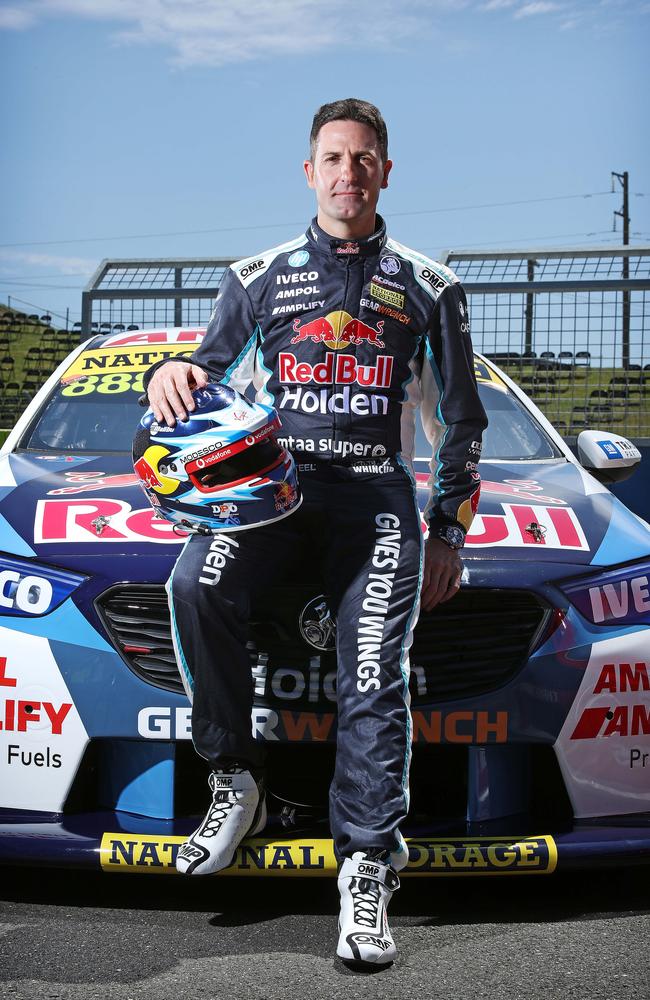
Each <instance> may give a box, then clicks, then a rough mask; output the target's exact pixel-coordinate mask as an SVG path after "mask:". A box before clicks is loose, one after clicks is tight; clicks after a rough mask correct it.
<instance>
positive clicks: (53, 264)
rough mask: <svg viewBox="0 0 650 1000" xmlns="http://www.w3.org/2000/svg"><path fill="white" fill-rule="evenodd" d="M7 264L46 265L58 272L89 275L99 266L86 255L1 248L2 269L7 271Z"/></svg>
mask: <svg viewBox="0 0 650 1000" xmlns="http://www.w3.org/2000/svg"><path fill="white" fill-rule="evenodd" d="M7 265H10V266H11V267H12V268H14V269H15V267H16V265H18V266H25V265H28V266H30V267H37V268H38V267H46V268H48V270H56V273H57V274H67V275H71V274H79V275H82V276H83V277H89V276H90V275H91V274H92V272H93V271H94V270H95V268H96V267H97V260H96V259H95V260H89V259H88V258H86V257H63V256H59V255H58V254H48V253H24V252H23V251H20V250H0V269H1V270H2V271H4V272H5V273H6V271H7Z"/></svg>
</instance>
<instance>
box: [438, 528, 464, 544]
mask: <svg viewBox="0 0 650 1000" xmlns="http://www.w3.org/2000/svg"><path fill="white" fill-rule="evenodd" d="M438 537H439V538H441V539H442V541H443V542H446V543H447V545H448V546H449V547H450V548H452V549H461V548H462V547H463V542H464V541H465V535H464V534H463V532H462V531H461V529H460V528H454V527H452V526H450V527H448V528H441V529H440V531H439V532H438Z"/></svg>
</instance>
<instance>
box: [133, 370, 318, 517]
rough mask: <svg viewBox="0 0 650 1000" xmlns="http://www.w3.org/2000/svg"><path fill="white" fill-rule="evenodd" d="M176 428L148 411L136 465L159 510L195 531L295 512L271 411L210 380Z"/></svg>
mask: <svg viewBox="0 0 650 1000" xmlns="http://www.w3.org/2000/svg"><path fill="white" fill-rule="evenodd" d="M192 395H193V397H194V401H195V404H196V406H195V409H194V410H193V411H192V412H191V413H190V414H189V415H188V417H187V419H186V420H178V421H177V422H176V424H175V425H174V426H173V427H169V426H167V425H166V424H161V423H159V422H158V421H157V420H156V418H155V416H154V414H153V412H152V411H151V410H147V412H146V414H145V415H144V417H143V418H142V420H141V421H140V425H139V427H138V429H137V431H136V434H135V438H134V442H133V467H134V469H135V472H136V474H137V476H138V477H139V479H140V483H141V485H142V487H143V489H144V492H145V494H146V496H147V498H148V500H149V502H150V503H151V504H152V506H153V507H154V509H155V510H156V512H157V514H159V516H160V517H163V518H166V519H167V520H168V521H172V522H173V523H174V524H178V525H179V526H180V527H183V528H187V529H190V530H192V529H193V530H199V531H208V532H214V531H235V530H242V529H244V528H254V527H258V526H260V525H262V524H268V523H270V522H271V521H275V520H278V519H279V518H280V517H285V516H286V515H287V514H290V513H292V512H293V511H294V510H296V508H297V507H298V506H299V505H300V503H301V500H302V497H301V494H300V488H299V485H298V478H297V473H296V467H295V463H294V461H293V457H292V456H291V454H290V453H289V452H288V451H287V450H286V449H285V448H282V447H281V446H280V445H279V444H278V443H277V440H276V438H275V434H276V432H277V430H278V429H279V427H280V421H279V418H278V415H277V413H276V411H275V410H274V409H273V408H272V407H270V406H265V405H263V404H261V403H251V402H250V401H249V400H248V399H246V397H245V396H243V395H242V394H241V393H239V392H237V390H236V389H233V388H231V387H230V386H227V385H220V384H218V383H214V382H210V383H208V385H206V386H205V388H203V389H197V390H195V391H194V392H193V393H192Z"/></svg>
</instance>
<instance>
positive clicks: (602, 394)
mask: <svg viewBox="0 0 650 1000" xmlns="http://www.w3.org/2000/svg"><path fill="white" fill-rule="evenodd" d="M608 398H609V396H608V394H607V389H592V390H591V392H590V393H589V399H608Z"/></svg>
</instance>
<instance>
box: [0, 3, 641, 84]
mask: <svg viewBox="0 0 650 1000" xmlns="http://www.w3.org/2000/svg"><path fill="white" fill-rule="evenodd" d="M572 7H573V9H571V8H572ZM580 7H581V12H580V15H579V16H580V17H581V20H582V21H584V19H585V18H586V19H587V22H588V21H589V15H590V14H592V15H593V17H594V18H596V19H598V18H599V15H600V14H601V13H602V10H603V9H604V8H606V9H612V8H616V9H618V10H619V11H621V13H623V12H625V13H627V14H628V15H629V16H633V15H636V14H637V13H638V12H639V11H640V10H644V9H645V8H647V0H641V7H639V5H638V0H582V3H581V5H580ZM467 9H474V10H477V11H484V12H486V13H489V14H491V15H492V16H495V17H499V16H502V15H505V16H509V17H513V18H514V19H516V20H526V19H528V18H530V17H534V16H536V15H543V14H550V15H556V22H557V24H558V27H559V28H564V29H566V28H568V27H573V26H574V23H575V17H576V10H575V4H574V2H572V4H571V5H569V4H567V3H566V0H563V2H556V0H403V2H402V3H401V4H399V5H398V4H396V3H395V0H354V2H350V0H22V2H21V3H20V4H18V3H17V0H0V29H2V28H12V29H15V30H18V29H26V28H29V27H30V26H31V25H33V24H35V23H37V22H39V21H40V22H43V21H46V20H47V19H52V18H76V19H79V20H88V21H95V22H101V23H103V24H105V25H106V27H107V30H108V33H109V38H110V39H111V40H112V41H114V42H115V43H117V44H123V45H155V46H158V47H161V48H163V49H167V50H168V51H169V52H170V53H171V62H172V63H173V64H174V65H176V66H180V67H188V66H223V65H226V64H229V63H235V62H244V61H250V60H255V59H262V58H274V57H278V56H285V57H287V56H288V57H292V56H297V55H305V54H310V53H314V52H323V51H327V50H328V49H329V50H331V49H337V48H338V49H340V48H342V47H344V48H349V49H351V50H353V49H357V50H358V49H359V48H360V47H363V48H364V49H365V50H368V49H372V50H373V51H376V52H377V53H378V54H381V53H382V52H386V51H390V50H394V49H396V48H406V47H407V46H408V43H409V42H410V41H411V40H412V39H419V38H421V37H422V36H423V35H426V34H430V35H434V34H438V35H439V34H440V33H441V32H442V31H444V32H445V34H447V35H449V32H450V31H453V30H454V26H455V25H457V24H458V23H459V19H458V18H454V15H457V14H458V13H459V12H462V11H463V10H467ZM459 30H460V31H462V30H463V29H462V28H459ZM447 41H448V43H449V38H448V39H447Z"/></svg>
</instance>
